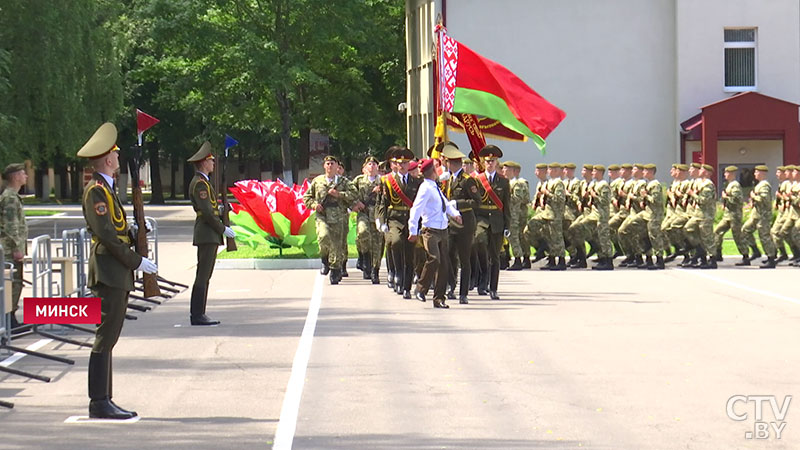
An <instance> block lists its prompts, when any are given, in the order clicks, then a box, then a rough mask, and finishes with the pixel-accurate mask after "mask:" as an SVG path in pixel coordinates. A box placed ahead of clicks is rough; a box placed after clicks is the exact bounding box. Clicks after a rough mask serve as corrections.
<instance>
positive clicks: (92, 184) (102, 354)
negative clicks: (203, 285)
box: [78, 123, 158, 419]
mask: <svg viewBox="0 0 800 450" xmlns="http://www.w3.org/2000/svg"><path fill="white" fill-rule="evenodd" d="M116 141H117V129H116V127H115V126H114V124H112V123H105V124H103V125H101V126H100V128H98V129H97V131H95V133H94V135H92V137H91V138H89V140H88V141H87V142H86V144H84V146H83V147H82V148H81V149H80V150H79V151H78V157H81V158H89V160H90V164H91V165H92V167H93V168H94V174H92V179H91V181H89V183H88V184H87V185H86V187H85V189H84V191H83V202H82V203H83V217H84V219H85V220H86V229H87V230H88V231H89V232H90V233H91V235H92V248H91V253H90V255H89V274H88V278H87V283H86V285H87V287H89V289H91V291H92V295H93V296H94V297H99V298H100V301H101V313H100V324H99V325H97V329H96V331H95V339H94V345H93V346H92V352H91V354H90V355H89V398H90V402H89V417H92V418H99V419H130V418H132V417H135V416H136V412H134V411H127V410H124V409H122V408H120V407H119V406H117V405H116V404H115V403H114V402H113V401H112V400H111V399H112V395H113V393H112V381H111V380H112V373H111V367H112V363H111V359H112V356H111V352H112V350H113V348H114V345H115V344H116V343H117V340H118V339H119V336H120V332H121V331H122V324H123V323H124V322H125V311H126V309H127V307H128V294H129V293H130V291H132V290H133V271H134V269H136V270H141V271H143V272H145V273H156V272H158V268H157V267H156V265H155V264H154V263H153V262H152V261H150V260H149V259H147V258H144V257H142V256H140V255H139V254H138V253H136V252H135V251H133V249H132V247H133V242H134V241H133V234H132V232H131V229H130V228H129V227H128V221H127V219H126V216H125V210H124V209H123V208H122V203H120V201H119V198H118V197H117V194H116V191H115V190H114V174H115V173H116V171H117V169H119V153H118V152H119V148H118V147H117V146H116ZM122 189H125V188H124V187H123V188H122Z"/></svg>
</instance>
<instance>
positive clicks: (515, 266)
mask: <svg viewBox="0 0 800 450" xmlns="http://www.w3.org/2000/svg"><path fill="white" fill-rule="evenodd" d="M506 270H511V271H516V270H522V258H514V264H512V265H511V266H509V267H508V269H506Z"/></svg>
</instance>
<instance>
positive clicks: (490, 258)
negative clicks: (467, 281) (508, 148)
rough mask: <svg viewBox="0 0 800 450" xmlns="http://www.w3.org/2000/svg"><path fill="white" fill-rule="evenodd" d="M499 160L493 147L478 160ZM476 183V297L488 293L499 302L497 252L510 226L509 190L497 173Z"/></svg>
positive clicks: (485, 174)
mask: <svg viewBox="0 0 800 450" xmlns="http://www.w3.org/2000/svg"><path fill="white" fill-rule="evenodd" d="M487 148H489V149H490V150H489V153H487V152H486V149H487ZM492 152H493V153H492ZM498 153H499V154H498ZM501 156H502V152H500V149H498V148H497V147H495V146H493V145H487V146H486V147H484V149H483V150H481V157H484V158H485V157H495V158H499V157H501ZM482 180H485V181H486V183H487V184H488V185H489V189H486V187H485V186H484V185H483V181H482ZM477 181H478V183H477V184H478V195H479V197H480V199H481V202H480V205H479V206H478V210H477V212H476V213H475V215H476V219H477V226H476V229H475V241H474V245H475V248H476V250H477V253H478V265H479V267H480V278H479V280H478V294H481V295H485V293H487V291H488V293H489V297H490V298H492V299H493V300H497V299H499V298H500V297H499V296H498V294H497V287H498V285H499V280H500V249H501V248H502V246H503V234H504V231H505V230H508V227H509V225H510V224H511V188H510V185H509V182H508V178H506V177H504V176H503V175H501V174H500V173H499V172H495V173H493V174H489V173H487V172H484V173H482V174H480V175H479V176H478V180H477ZM489 190H491V191H492V192H494V195H495V196H497V198H498V199H499V200H500V204H499V205H498V204H497V203H496V202H495V201H494V200H493V199H492V196H491V195H490V194H489Z"/></svg>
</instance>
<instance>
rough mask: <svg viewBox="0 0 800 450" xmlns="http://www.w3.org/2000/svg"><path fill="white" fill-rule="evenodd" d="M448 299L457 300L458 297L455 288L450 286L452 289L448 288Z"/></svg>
mask: <svg viewBox="0 0 800 450" xmlns="http://www.w3.org/2000/svg"><path fill="white" fill-rule="evenodd" d="M447 299H448V300H455V299H456V293H455V289H453V288H450V289H448V290H447Z"/></svg>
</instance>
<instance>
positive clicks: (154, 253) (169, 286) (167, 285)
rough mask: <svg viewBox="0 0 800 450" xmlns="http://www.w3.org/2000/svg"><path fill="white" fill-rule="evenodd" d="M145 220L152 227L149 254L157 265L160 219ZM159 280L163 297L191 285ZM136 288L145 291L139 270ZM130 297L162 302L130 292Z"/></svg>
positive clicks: (146, 218) (181, 290)
mask: <svg viewBox="0 0 800 450" xmlns="http://www.w3.org/2000/svg"><path fill="white" fill-rule="evenodd" d="M144 220H145V223H146V224H147V225H148V227H149V228H150V231H149V232H148V233H147V255H148V257H149V258H150V259H152V260H153V262H154V263H156V265H158V221H157V220H156V219H155V218H153V217H150V216H145V217H144ZM128 222H129V224H133V219H131V220H129V221H128ZM157 280H158V281H159V284H158V287H159V289H161V291H162V294H161V297H165V298H171V297H173V296H175V295H176V294H179V293H180V292H183V291H184V290H185V289H187V288H188V287H189V286H187V285H185V284H181V283H177V282H174V281H170V280H167V279H166V278H163V277H160V276H159V277H157ZM176 286H178V287H179V288H176ZM135 289H136V290H137V291H140V292H141V291H144V284H143V282H142V277H141V274H140V273H139V272H137V274H136V280H135ZM165 292H166V293H165ZM130 298H132V299H135V300H142V301H146V302H149V303H155V304H158V305H160V304H161V302H160V301H158V300H154V299H152V298H145V297H143V296H141V295H136V294H130Z"/></svg>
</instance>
